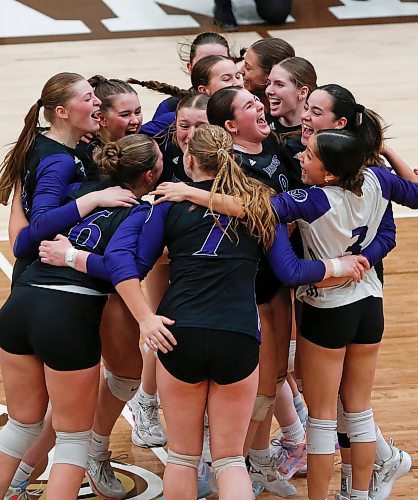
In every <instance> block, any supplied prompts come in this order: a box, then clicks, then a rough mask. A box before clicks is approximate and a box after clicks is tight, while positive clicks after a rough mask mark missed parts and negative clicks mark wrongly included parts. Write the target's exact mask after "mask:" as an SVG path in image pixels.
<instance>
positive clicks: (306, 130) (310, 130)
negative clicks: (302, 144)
mask: <svg viewBox="0 0 418 500" xmlns="http://www.w3.org/2000/svg"><path fill="white" fill-rule="evenodd" d="M313 133H314V129H313V128H311V127H308V126H307V125H305V124H303V125H302V135H303V136H304V137H309V136H311V135H312V134H313Z"/></svg>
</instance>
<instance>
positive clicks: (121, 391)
mask: <svg viewBox="0 0 418 500" xmlns="http://www.w3.org/2000/svg"><path fill="white" fill-rule="evenodd" d="M103 374H104V378H105V380H106V382H107V386H108V387H109V391H110V392H111V393H112V394H113V395H114V396H115V398H118V399H120V400H121V401H125V402H126V401H130V400H131V399H132V398H133V397H134V396H135V394H136V391H137V390H138V389H139V385H140V383H141V379H134V378H123V377H118V376H117V375H114V374H113V373H112V372H110V371H109V370H107V369H106V368H105V369H104V371H103Z"/></svg>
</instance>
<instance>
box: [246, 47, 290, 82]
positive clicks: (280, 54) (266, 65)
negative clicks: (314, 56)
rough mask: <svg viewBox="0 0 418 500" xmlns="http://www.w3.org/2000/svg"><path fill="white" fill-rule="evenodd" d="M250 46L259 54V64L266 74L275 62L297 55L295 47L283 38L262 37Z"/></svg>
mask: <svg viewBox="0 0 418 500" xmlns="http://www.w3.org/2000/svg"><path fill="white" fill-rule="evenodd" d="M249 48H250V49H251V50H252V51H253V52H254V53H255V54H256V55H257V58H258V64H259V65H260V67H261V69H262V70H263V71H264V74H265V75H266V76H268V75H269V73H270V71H271V68H272V67H273V66H274V65H275V64H278V63H279V62H281V61H283V60H284V59H288V58H289V57H294V56H295V49H294V48H293V47H292V46H291V45H290V43H288V42H286V40H283V39H282V38H262V39H261V40H257V41H256V42H254V43H253V44H252V45H250V47H249Z"/></svg>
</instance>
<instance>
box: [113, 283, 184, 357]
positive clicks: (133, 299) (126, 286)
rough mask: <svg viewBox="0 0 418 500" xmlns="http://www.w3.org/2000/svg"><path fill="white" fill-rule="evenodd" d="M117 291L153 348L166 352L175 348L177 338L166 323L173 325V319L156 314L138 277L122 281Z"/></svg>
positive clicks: (146, 340) (144, 337)
mask: <svg viewBox="0 0 418 500" xmlns="http://www.w3.org/2000/svg"><path fill="white" fill-rule="evenodd" d="M116 291H117V292H118V294H119V295H120V296H121V297H122V299H123V301H124V302H125V304H126V305H127V307H128V309H129V310H130V312H131V313H132V316H133V317H134V318H135V319H136V321H137V322H138V324H139V328H140V332H141V337H142V339H143V340H144V342H145V343H146V344H147V345H148V347H150V348H151V349H152V350H154V351H156V350H157V349H160V351H162V352H164V353H166V352H167V351H172V350H173V345H174V346H175V345H176V344H177V342H176V339H175V338H174V337H173V334H172V333H171V332H170V330H168V329H167V327H166V326H165V325H173V324H174V321H173V320H172V319H169V318H166V317H165V316H158V315H156V314H154V313H153V312H152V310H151V308H150V306H149V305H148V304H147V301H146V300H145V296H144V293H143V291H142V288H141V284H140V281H139V280H138V279H136V278H135V279H129V280H126V281H121V282H120V283H118V284H117V285H116Z"/></svg>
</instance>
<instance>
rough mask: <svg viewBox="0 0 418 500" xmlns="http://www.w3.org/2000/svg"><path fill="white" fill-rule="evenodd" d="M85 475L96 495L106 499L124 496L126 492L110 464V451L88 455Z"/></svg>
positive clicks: (116, 499)
mask: <svg viewBox="0 0 418 500" xmlns="http://www.w3.org/2000/svg"><path fill="white" fill-rule="evenodd" d="M86 477H87V479H88V482H89V484H90V488H91V489H92V490H93V492H94V493H95V494H96V495H98V496H100V497H103V498H106V499H107V500H114V499H115V500H118V499H121V498H126V495H127V492H126V491H125V488H124V487H123V486H122V483H121V482H120V481H119V479H118V478H117V477H116V476H115V473H114V472H113V469H112V466H111V465H110V452H106V453H102V454H101V455H99V456H95V457H92V456H91V455H89V456H88V459H87V467H86Z"/></svg>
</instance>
